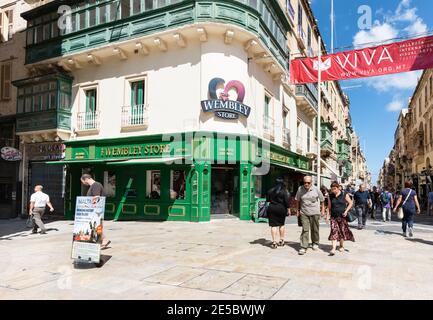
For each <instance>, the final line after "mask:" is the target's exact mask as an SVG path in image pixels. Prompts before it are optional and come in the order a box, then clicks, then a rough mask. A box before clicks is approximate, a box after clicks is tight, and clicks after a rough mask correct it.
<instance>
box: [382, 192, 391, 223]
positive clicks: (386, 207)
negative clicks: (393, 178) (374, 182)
mask: <svg viewBox="0 0 433 320" xmlns="http://www.w3.org/2000/svg"><path fill="white" fill-rule="evenodd" d="M380 203H381V204H382V219H383V222H386V221H391V213H392V208H393V206H394V196H393V195H392V193H391V192H389V191H388V188H387V187H385V188H384V189H383V191H382V193H381V194H380Z"/></svg>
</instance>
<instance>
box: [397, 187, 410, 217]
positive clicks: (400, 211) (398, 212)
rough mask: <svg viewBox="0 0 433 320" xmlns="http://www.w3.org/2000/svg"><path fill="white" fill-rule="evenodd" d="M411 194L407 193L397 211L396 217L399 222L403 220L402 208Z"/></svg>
mask: <svg viewBox="0 0 433 320" xmlns="http://www.w3.org/2000/svg"><path fill="white" fill-rule="evenodd" d="M411 194H412V190H410V191H409V193H408V194H407V196H406V199H405V200H404V202H403V204H402V205H401V207H400V208H399V209H398V211H397V217H398V218H399V219H400V220H403V218H404V211H403V206H404V205H405V204H406V202H407V200H408V199H409V197H410V195H411Z"/></svg>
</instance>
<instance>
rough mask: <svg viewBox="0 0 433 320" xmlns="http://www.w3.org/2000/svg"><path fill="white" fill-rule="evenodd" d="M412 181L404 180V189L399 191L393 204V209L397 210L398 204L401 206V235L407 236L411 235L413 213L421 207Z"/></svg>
mask: <svg viewBox="0 0 433 320" xmlns="http://www.w3.org/2000/svg"><path fill="white" fill-rule="evenodd" d="M412 186H413V184H412V182H411V181H406V182H405V183H404V187H405V188H404V189H403V190H401V193H400V195H399V197H398V199H397V203H396V204H395V207H394V211H397V209H398V207H399V206H400V204H401V205H402V208H403V220H402V229H403V236H404V237H406V238H408V237H410V238H412V237H413V222H414V218H415V214H416V213H417V214H420V213H421V208H420V206H419V202H418V197H417V195H416V192H415V190H412Z"/></svg>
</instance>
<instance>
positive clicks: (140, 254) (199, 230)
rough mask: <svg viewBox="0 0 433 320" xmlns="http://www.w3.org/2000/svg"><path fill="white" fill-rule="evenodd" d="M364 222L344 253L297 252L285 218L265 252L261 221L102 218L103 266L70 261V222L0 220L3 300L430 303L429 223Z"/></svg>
mask: <svg viewBox="0 0 433 320" xmlns="http://www.w3.org/2000/svg"><path fill="white" fill-rule="evenodd" d="M419 220H424V221H425V220H428V221H426V223H425V224H418V223H416V224H415V235H414V238H413V239H409V240H406V239H404V238H403V237H402V236H401V232H400V224H399V223H398V222H396V221H394V222H391V223H383V222H379V221H378V222H374V221H369V222H368V228H367V229H366V230H363V231H358V230H356V229H353V232H354V235H355V238H356V243H347V246H346V247H347V250H349V251H348V252H345V253H337V255H336V256H334V257H329V256H328V251H329V250H330V245H329V242H328V241H327V236H328V233H329V228H328V226H326V224H324V223H322V224H321V240H322V241H321V242H322V245H321V247H320V251H317V252H313V251H311V250H309V251H308V253H307V255H305V256H302V257H301V256H298V253H297V250H298V249H299V245H298V238H299V234H300V228H299V227H297V224H296V219H294V218H293V217H291V218H289V219H288V225H287V236H286V244H287V245H286V246H285V247H283V248H278V249H276V250H272V249H271V248H270V247H269V245H270V241H269V239H270V236H269V230H268V226H267V225H266V224H263V223H260V224H255V223H253V222H244V221H239V220H237V219H219V220H212V221H211V222H209V223H200V224H195V223H185V222H164V223H160V222H111V221H107V222H106V234H107V236H108V237H109V238H110V239H111V241H112V244H111V247H110V248H109V249H107V250H105V251H103V258H104V260H106V263H105V265H103V266H102V267H101V268H95V267H93V266H92V267H89V266H84V267H83V266H77V267H76V268H74V265H73V263H72V260H71V258H70V253H71V245H72V241H71V240H72V222H71V221H56V222H50V223H47V224H46V225H47V228H48V234H47V235H40V234H35V235H31V234H30V232H29V230H27V229H25V221H23V220H13V221H1V222H0V235H1V238H0V270H1V273H0V297H1V298H2V299H84V300H86V299H214V300H222V299H261V300H262V299H263V300H268V299H277V300H279V299H301V300H304V299H362V300H365V299H402V300H406V299H431V297H432V296H433V288H432V286H431V283H432V281H433V274H432V273H431V271H430V270H431V265H432V261H433V252H432V250H431V248H432V246H433V226H432V224H433V220H432V219H429V218H428V217H423V218H420V219H419Z"/></svg>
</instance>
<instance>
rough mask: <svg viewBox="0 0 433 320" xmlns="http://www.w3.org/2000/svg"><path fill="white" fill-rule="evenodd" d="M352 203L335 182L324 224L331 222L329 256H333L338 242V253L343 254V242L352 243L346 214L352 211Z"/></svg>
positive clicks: (332, 186)
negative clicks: (330, 248)
mask: <svg viewBox="0 0 433 320" xmlns="http://www.w3.org/2000/svg"><path fill="white" fill-rule="evenodd" d="M352 206H353V201H352V199H351V198H350V196H349V194H347V193H345V192H343V191H341V188H340V185H339V184H338V183H337V182H334V183H332V185H331V194H330V199H329V201H328V214H327V217H326V222H327V223H328V222H329V220H330V222H331V234H330V235H329V240H330V241H332V250H331V252H330V254H329V255H330V256H334V255H335V252H336V250H337V242H340V248H339V251H340V252H344V241H353V242H355V238H354V237H353V234H352V231H350V228H349V223H348V222H347V219H346V217H347V214H348V212H349V211H350V209H352Z"/></svg>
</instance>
